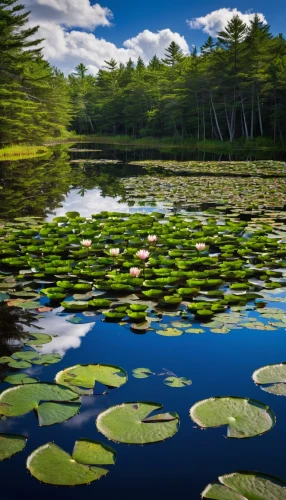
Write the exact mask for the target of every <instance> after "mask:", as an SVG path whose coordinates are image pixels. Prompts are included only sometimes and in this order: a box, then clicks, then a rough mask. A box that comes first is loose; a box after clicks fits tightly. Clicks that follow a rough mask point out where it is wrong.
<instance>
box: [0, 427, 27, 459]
mask: <svg viewBox="0 0 286 500" xmlns="http://www.w3.org/2000/svg"><path fill="white" fill-rule="evenodd" d="M26 443H27V438H26V437H24V436H18V435H16V434H0V462H1V461H2V460H6V459H7V458H11V457H13V455H16V453H19V452H20V451H22V450H23V449H24V448H25V446H26Z"/></svg>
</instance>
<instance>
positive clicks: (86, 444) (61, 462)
mask: <svg viewBox="0 0 286 500" xmlns="http://www.w3.org/2000/svg"><path fill="white" fill-rule="evenodd" d="M115 457H116V453H115V451H114V450H113V449H112V448H110V447H108V446H106V445H104V444H102V443H99V442H96V441H91V440H88V439H80V440H78V441H76V443H75V447H74V450H73V454H72V457H71V456H70V455H69V454H68V453H66V452H65V451H64V450H62V449H61V448H59V447H58V446H57V445H56V444H54V443H47V444H45V445H43V446H40V447H39V448H37V449H36V450H35V451H34V452H33V453H32V454H31V455H30V456H29V457H28V459H27V468H28V470H29V471H30V473H31V474H32V476H34V477H35V478H36V479H38V480H39V481H42V482H43V483H46V484H53V485H56V486H78V485H81V484H89V483H91V482H93V481H96V480H97V479H100V478H101V477H103V476H105V475H106V474H108V472H109V471H108V470H107V469H103V468H102V467H97V465H110V464H114V463H115Z"/></svg>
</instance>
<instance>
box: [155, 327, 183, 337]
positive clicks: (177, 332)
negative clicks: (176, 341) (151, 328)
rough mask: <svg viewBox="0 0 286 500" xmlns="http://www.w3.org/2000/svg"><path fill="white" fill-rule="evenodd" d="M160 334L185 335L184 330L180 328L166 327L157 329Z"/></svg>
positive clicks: (169, 335) (166, 335) (165, 335)
mask: <svg viewBox="0 0 286 500" xmlns="http://www.w3.org/2000/svg"><path fill="white" fill-rule="evenodd" d="M156 333H158V335H163V336H164V337H179V336H180V335H183V333H184V330H179V329H178V328H166V329H165V330H156Z"/></svg>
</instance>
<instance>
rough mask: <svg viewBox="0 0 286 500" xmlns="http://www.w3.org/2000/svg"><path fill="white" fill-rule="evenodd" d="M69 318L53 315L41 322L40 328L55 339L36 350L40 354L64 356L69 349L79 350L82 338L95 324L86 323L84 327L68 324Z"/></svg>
mask: <svg viewBox="0 0 286 500" xmlns="http://www.w3.org/2000/svg"><path fill="white" fill-rule="evenodd" d="M66 317H67V316H56V314H55V313H54V314H53V313H52V314H49V315H48V316H46V317H45V318H43V319H41V320H40V326H41V327H42V328H44V332H45V333H47V334H51V335H58V337H54V338H53V340H52V342H50V343H49V344H44V345H43V346H42V347H40V348H38V347H36V346H35V349H36V350H37V351H38V352H39V353H40V354H51V353H59V354H60V355H61V356H64V355H65V353H66V351H67V350H68V349H77V348H78V347H80V344H81V338H82V337H85V335H86V334H87V333H88V332H89V331H90V330H91V329H92V328H93V326H94V323H85V324H83V325H79V324H73V323H68V322H67V321H66Z"/></svg>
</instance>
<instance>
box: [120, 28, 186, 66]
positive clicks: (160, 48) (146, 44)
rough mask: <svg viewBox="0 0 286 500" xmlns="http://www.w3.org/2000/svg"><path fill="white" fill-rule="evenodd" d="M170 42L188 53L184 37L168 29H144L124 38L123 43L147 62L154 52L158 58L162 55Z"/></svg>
mask: <svg viewBox="0 0 286 500" xmlns="http://www.w3.org/2000/svg"><path fill="white" fill-rule="evenodd" d="M171 42H176V43H177V44H178V45H179V47H180V48H181V49H182V51H183V52H184V53H185V54H188V53H189V47H188V44H187V42H186V40H185V38H184V37H183V36H181V35H179V33H174V32H173V31H171V30H170V29H164V30H161V31H157V33H153V32H152V31H149V30H144V31H142V33H139V35H137V36H136V37H134V38H130V39H129V40H126V41H125V42H124V44H123V45H124V47H126V48H127V49H131V50H133V51H134V52H135V53H136V54H137V55H138V56H141V57H142V59H143V60H144V61H145V62H148V61H150V59H152V57H153V56H154V55H155V54H156V55H157V56H158V57H160V58H161V57H164V55H165V49H166V47H168V45H170V43H171Z"/></svg>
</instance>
